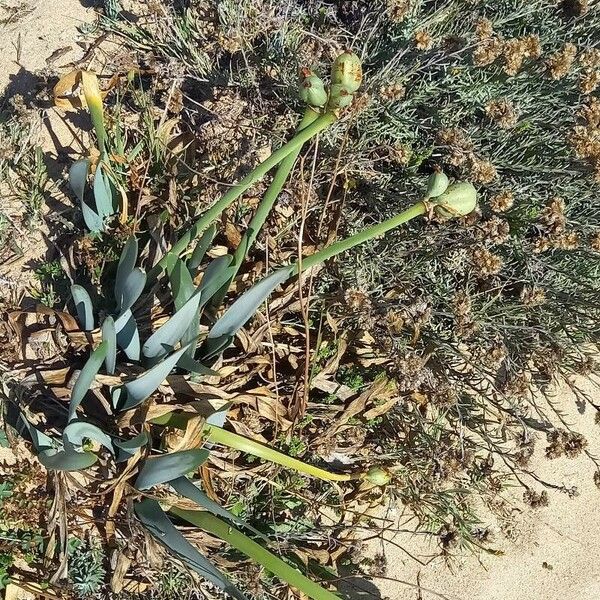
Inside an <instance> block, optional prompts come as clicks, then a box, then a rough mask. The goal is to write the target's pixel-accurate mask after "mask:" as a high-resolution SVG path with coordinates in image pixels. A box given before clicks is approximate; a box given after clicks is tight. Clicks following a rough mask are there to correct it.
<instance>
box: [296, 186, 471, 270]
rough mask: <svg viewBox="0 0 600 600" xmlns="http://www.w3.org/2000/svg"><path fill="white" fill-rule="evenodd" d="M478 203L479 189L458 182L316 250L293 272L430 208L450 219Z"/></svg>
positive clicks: (346, 248)
mask: <svg viewBox="0 0 600 600" xmlns="http://www.w3.org/2000/svg"><path fill="white" fill-rule="evenodd" d="M476 205H477V191H476V190H475V188H474V187H473V184H471V183H467V182H461V183H455V184H453V185H451V186H450V187H449V188H448V189H447V190H446V192H445V193H443V194H442V195H441V196H438V197H437V198H435V199H434V201H429V199H427V198H425V199H424V200H421V201H419V202H417V203H416V204H413V205H412V206H411V207H409V208H407V209H406V210H405V211H403V212H401V213H400V214H398V215H396V216H394V217H392V218H390V219H387V220H386V221H383V222H382V223H378V224H377V225H372V226H371V227H367V228H366V229H363V231H359V232H358V233H356V234H354V235H352V236H350V237H349V238H346V239H344V240H340V241H338V242H335V243H333V244H331V245H329V246H327V247H326V248H323V249H322V250H319V252H315V253H314V254H311V255H310V256H307V257H306V258H303V259H302V260H299V261H298V262H296V264H295V265H294V268H293V271H292V275H297V274H298V273H300V271H306V270H308V269H311V268H312V267H315V266H316V265H319V264H321V263H323V262H325V261H326V260H328V259H330V258H333V257H334V256H337V255H338V254H341V253H342V252H345V251H346V250H350V249H351V248H354V246H358V245H359V244H362V243H364V242H367V241H369V240H372V239H373V238H375V237H378V236H381V235H383V234H384V233H387V232H388V231H390V230H391V229H395V228H396V227H398V226H399V225H402V224H403V223H407V222H408V221H410V220H411V219H414V218H415V217H419V216H422V215H425V214H428V213H429V210H430V208H431V209H433V210H434V211H435V212H436V213H437V214H438V215H440V216H442V217H444V218H451V217H459V216H464V215H468V214H469V213H470V212H471V211H473V210H474V209H475V206H476Z"/></svg>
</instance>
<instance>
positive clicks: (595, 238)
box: [590, 231, 600, 252]
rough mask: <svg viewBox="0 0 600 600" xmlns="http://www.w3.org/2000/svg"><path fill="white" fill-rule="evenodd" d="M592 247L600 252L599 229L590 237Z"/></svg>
mask: <svg viewBox="0 0 600 600" xmlns="http://www.w3.org/2000/svg"><path fill="white" fill-rule="evenodd" d="M590 248H591V249H592V250H595V251H596V252H600V231H597V232H596V233H594V235H592V237H591V239H590Z"/></svg>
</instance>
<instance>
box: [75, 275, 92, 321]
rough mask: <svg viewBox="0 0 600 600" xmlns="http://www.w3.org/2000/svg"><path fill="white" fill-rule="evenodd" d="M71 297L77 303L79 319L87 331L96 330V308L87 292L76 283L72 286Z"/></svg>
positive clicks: (76, 308)
mask: <svg viewBox="0 0 600 600" xmlns="http://www.w3.org/2000/svg"><path fill="white" fill-rule="evenodd" d="M71 295H72V296H73V302H74V303H75V310H76V311H77V318H78V319H79V323H80V324H81V326H82V327H83V329H84V330H85V331H92V329H94V307H93V305H92V299H91V298H90V295H89V294H88V293H87V290H86V289H85V288H84V287H82V286H80V285H79V284H77V283H75V284H73V285H72V286H71Z"/></svg>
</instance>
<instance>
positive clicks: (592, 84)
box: [579, 69, 600, 94]
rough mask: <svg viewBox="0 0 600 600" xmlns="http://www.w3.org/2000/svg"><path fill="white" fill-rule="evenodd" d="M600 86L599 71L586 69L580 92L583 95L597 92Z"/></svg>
mask: <svg viewBox="0 0 600 600" xmlns="http://www.w3.org/2000/svg"><path fill="white" fill-rule="evenodd" d="M599 85H600V71H599V70H598V69H586V70H585V71H584V72H583V74H582V75H581V79H580V80H579V90H580V91H581V93H582V94H591V93H592V92H595V91H596V89H597V88H598V86H599Z"/></svg>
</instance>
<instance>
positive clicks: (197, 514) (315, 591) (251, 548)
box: [170, 508, 340, 600]
mask: <svg viewBox="0 0 600 600" xmlns="http://www.w3.org/2000/svg"><path fill="white" fill-rule="evenodd" d="M170 512H171V513H172V514H174V515H176V516H178V517H179V518H181V519H183V520H184V521H187V522H188V523H191V524H192V525H196V527H200V529H203V530H204V531H207V532H208V533H212V535H214V536H216V537H218V538H220V539H221V540H223V541H224V542H227V543H228V544H230V545H231V546H233V547H234V548H235V549H236V550H238V551H239V552H242V553H243V554H245V555H246V556H248V557H250V558H251V559H252V560H255V561H256V562H257V563H258V564H260V565H262V566H263V567H264V568H265V569H267V570H268V571H270V572H271V573H273V574H274V575H276V576H277V577H279V579H281V580H282V581H285V582H286V583H288V584H289V585H290V586H291V587H293V588H295V589H297V590H299V591H300V592H302V593H304V594H306V595H307V596H308V597H309V598H312V599H313V600H340V597H339V596H337V595H336V594H334V593H332V592H330V591H328V590H326V589H325V588H323V587H321V586H320V585H319V584H317V583H315V582H314V581H311V580H310V579H308V577H306V576H304V575H303V574H302V573H300V571H298V570H296V569H294V567H292V566H290V565H288V564H287V563H286V562H284V561H283V560H281V559H280V558H278V557H277V556H275V555H274V554H273V553H272V552H269V550H267V549H266V548H263V547H262V546H261V545H260V544H257V543H256V542H255V541H254V540H251V539H250V538H249V537H248V536H247V535H245V534H243V533H242V532H241V531H238V530H237V529H235V528H233V527H232V526H231V525H230V524H229V523H226V522H225V521H222V520H221V519H219V518H218V517H215V516H214V515H212V514H211V513H209V512H206V511H197V510H183V509H179V508H172V509H171V511H170Z"/></svg>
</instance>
